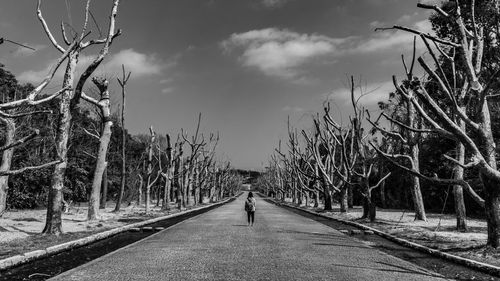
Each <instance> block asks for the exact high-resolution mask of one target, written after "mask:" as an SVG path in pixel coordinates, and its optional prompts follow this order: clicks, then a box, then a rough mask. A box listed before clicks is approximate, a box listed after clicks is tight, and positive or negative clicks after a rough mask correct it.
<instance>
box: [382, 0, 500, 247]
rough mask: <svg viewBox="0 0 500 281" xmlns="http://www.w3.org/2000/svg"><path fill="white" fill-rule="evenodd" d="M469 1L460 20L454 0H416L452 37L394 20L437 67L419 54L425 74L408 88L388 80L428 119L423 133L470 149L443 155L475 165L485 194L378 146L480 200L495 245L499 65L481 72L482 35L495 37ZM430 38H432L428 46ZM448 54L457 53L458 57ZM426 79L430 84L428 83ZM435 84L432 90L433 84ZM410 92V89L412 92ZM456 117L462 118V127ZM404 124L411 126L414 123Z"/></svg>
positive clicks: (499, 233)
mask: <svg viewBox="0 0 500 281" xmlns="http://www.w3.org/2000/svg"><path fill="white" fill-rule="evenodd" d="M470 5H471V9H470V10H469V11H470V14H467V18H468V19H469V20H468V21H466V20H465V16H464V15H463V14H462V5H460V3H458V2H457V3H456V5H454V7H453V10H451V11H446V12H445V11H443V10H442V9H440V8H439V7H437V6H432V5H425V4H419V5H418V7H420V8H424V9H433V10H434V11H435V12H436V13H437V14H439V16H441V17H442V18H443V19H444V20H446V21H448V23H449V24H450V25H452V26H453V27H454V28H455V29H456V30H457V31H458V35H457V36H456V38H455V39H454V40H449V39H448V38H446V39H445V38H440V37H438V36H434V35H430V34H426V33H422V32H420V31H418V30H414V29H411V28H407V27H401V26H394V27H393V28H396V29H400V30H404V31H407V32H412V33H415V34H418V35H419V36H420V38H421V39H422V41H423V42H424V44H425V46H426V47H427V51H428V52H429V54H430V57H431V58H432V60H433V62H434V63H435V64H436V66H437V69H436V70H434V69H432V68H431V67H430V66H429V64H428V63H427V61H426V60H425V59H424V58H422V57H419V58H418V59H417V61H418V63H419V65H420V66H421V67H422V68H423V69H424V71H425V73H426V74H427V75H428V77H429V79H428V80H427V81H425V80H424V81H422V80H420V79H419V78H417V77H412V79H411V81H410V88H409V90H411V92H410V91H408V89H407V88H405V87H401V86H400V83H399V82H398V81H397V80H396V78H395V77H393V81H394V85H395V87H396V89H397V94H399V95H401V96H402V97H403V98H405V99H407V100H408V101H409V102H411V103H413V105H414V106H415V109H416V111H417V112H418V114H419V115H420V116H421V117H422V118H423V119H424V120H425V121H426V122H428V123H429V125H430V129H427V130H425V133H429V134H436V135H439V136H440V137H445V138H448V139H451V140H455V141H458V142H460V143H461V144H462V145H463V146H464V147H465V149H466V150H467V152H468V153H470V155H471V157H470V159H468V161H467V162H466V163H462V162H461V160H462V159H463V158H462V157H461V156H460V157H458V159H455V158H453V157H450V156H447V155H444V157H445V158H446V159H448V160H449V161H451V162H453V163H454V164H457V165H459V166H461V167H462V168H464V169H467V168H475V169H476V171H478V174H479V178H480V179H481V181H482V185H483V191H484V194H485V199H484V200H483V199H482V198H480V197H479V196H477V194H475V192H474V190H473V189H472V188H471V187H470V185H469V184H468V182H467V181H465V180H464V179H463V178H460V177H457V176H455V178H452V179H440V178H437V177H436V176H434V177H433V176H425V175H422V174H421V173H419V172H418V171H415V169H412V168H411V167H410V168H408V167H405V166H403V165H401V164H399V163H397V162H396V161H394V159H395V158H403V159H404V158H405V157H404V156H401V155H388V154H386V153H384V152H381V151H379V152H380V153H381V154H382V155H383V156H385V157H386V158H387V159H388V160H390V161H393V162H394V163H395V164H397V165H399V166H400V167H402V168H403V169H406V170H407V171H409V172H411V173H413V174H415V175H418V176H419V177H420V178H424V179H428V180H432V181H433V182H436V183H441V184H451V185H460V186H462V188H464V189H465V190H466V191H468V192H469V193H470V194H471V195H472V196H473V198H475V200H476V201H477V202H478V203H480V204H483V202H484V207H485V212H486V220H487V225H488V240H487V245H488V246H491V247H493V248H498V247H499V246H500V192H499V187H500V172H499V171H498V169H497V163H496V144H495V140H494V138H493V131H492V127H491V113H490V106H491V105H490V103H492V102H493V98H494V97H495V96H496V95H497V94H496V93H495V92H496V89H494V87H493V85H494V83H495V81H496V80H497V79H498V76H499V75H500V70H496V71H495V72H494V73H493V74H492V75H491V76H489V77H482V76H481V74H482V60H483V51H484V42H485V41H484V39H485V37H486V36H489V37H490V38H488V40H491V39H492V37H491V36H493V37H495V36H496V34H495V33H494V31H493V32H492V31H489V30H485V29H484V26H482V25H479V24H478V23H477V22H476V21H475V16H476V15H475V9H474V8H475V2H474V1H473V2H472V3H470ZM491 42H497V41H496V40H493V41H491ZM431 43H434V45H433V46H432V47H431ZM496 44H498V42H497V43H496ZM435 50H438V51H439V52H440V53H441V55H442V56H444V57H445V61H446V60H447V62H450V63H451V64H452V69H453V71H452V72H451V73H446V72H445V71H444V70H443V64H444V61H442V60H439V59H438V57H437V56H436V54H435ZM449 54H456V55H457V57H456V58H455V57H454V56H453V55H451V56H450V55H449ZM457 61H458V62H459V63H458V62H457ZM456 62H457V63H456ZM430 83H432V84H433V85H435V87H434V88H429V87H428V86H429V85H430ZM436 87H437V90H435V89H436ZM413 93H415V94H414V95H413ZM439 95H444V96H445V100H442V101H441V103H438V102H437V98H438V97H439ZM470 100H475V102H474V103H471V102H468V101H470ZM464 107H465V109H466V110H464ZM461 121H463V122H464V123H465V128H464V126H463V125H462V124H461ZM407 129H408V130H413V131H416V129H415V128H407ZM455 175H457V173H455ZM459 176H460V175H459Z"/></svg>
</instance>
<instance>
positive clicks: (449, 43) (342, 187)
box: [261, 0, 500, 248]
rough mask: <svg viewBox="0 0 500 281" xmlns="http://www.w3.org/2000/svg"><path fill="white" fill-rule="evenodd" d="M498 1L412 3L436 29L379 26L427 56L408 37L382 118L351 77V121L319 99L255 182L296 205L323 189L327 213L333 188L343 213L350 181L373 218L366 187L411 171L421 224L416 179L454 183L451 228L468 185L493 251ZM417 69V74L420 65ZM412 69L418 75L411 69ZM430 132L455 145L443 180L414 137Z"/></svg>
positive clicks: (461, 214) (499, 193)
mask: <svg viewBox="0 0 500 281" xmlns="http://www.w3.org/2000/svg"><path fill="white" fill-rule="evenodd" d="M499 6H500V5H499V2H498V1H494V0H489V1H481V2H477V1H447V2H444V3H442V4H441V5H439V6H438V5H428V4H418V7H419V8H422V9H430V10H433V11H434V14H433V15H432V16H431V21H432V23H433V28H434V31H435V33H433V34H431V33H426V32H422V31H419V30H415V29H412V28H409V27H405V26H397V25H396V26H393V27H391V28H382V30H388V29H391V30H394V29H395V30H399V31H403V32H409V33H412V34H415V38H416V39H418V40H421V41H422V42H423V45H424V46H425V50H424V51H425V54H426V56H425V57H424V56H418V55H417V52H418V50H417V48H416V44H415V42H414V44H413V56H412V59H411V63H410V64H407V62H406V61H405V59H404V57H403V66H404V69H405V72H406V76H405V77H404V78H403V79H402V81H399V80H398V79H397V78H396V76H393V78H392V80H393V84H394V87H395V91H394V92H393V93H392V94H391V97H392V102H391V104H390V105H387V104H386V105H384V106H381V108H382V109H383V111H382V113H381V114H380V115H379V116H370V114H369V112H368V111H366V110H364V109H363V108H362V107H361V106H360V105H359V102H358V99H356V98H355V95H354V89H355V83H354V81H353V79H351V81H350V82H351V83H350V85H351V97H352V106H353V113H352V115H351V117H350V118H349V123H348V124H339V123H337V122H335V121H334V119H333V118H332V116H331V114H330V107H329V105H326V106H325V108H324V112H323V114H321V115H320V114H318V115H316V116H315V117H313V123H314V126H313V129H312V130H311V131H306V130H302V131H301V134H302V136H303V138H299V134H298V133H297V132H296V130H292V129H289V133H288V135H289V141H288V149H287V152H282V151H281V148H278V149H277V151H276V153H275V155H273V156H272V157H271V162H270V165H269V167H268V172H267V174H266V175H265V176H264V177H262V178H261V184H262V187H261V188H262V189H265V191H267V192H268V193H270V194H276V195H277V196H278V197H280V198H284V197H285V196H288V197H291V198H292V200H293V202H295V203H300V202H301V200H302V199H301V198H302V196H306V197H307V196H309V195H310V194H313V195H314V196H315V198H316V200H315V205H318V200H319V199H318V195H319V194H321V195H322V196H321V197H322V199H323V201H324V206H325V209H331V198H332V195H331V194H332V192H338V193H339V197H340V199H339V200H340V206H341V207H340V209H341V211H343V212H344V211H347V208H346V207H349V206H350V203H351V204H352V196H350V194H352V192H350V191H351V189H352V187H353V186H355V187H357V188H358V190H359V191H360V193H361V194H362V196H363V198H364V200H363V205H364V214H363V217H366V218H369V219H370V220H374V219H375V210H376V206H375V204H374V202H373V200H372V191H373V190H374V189H375V188H377V187H381V186H383V183H384V180H385V179H387V178H388V177H389V176H390V174H391V172H390V170H394V169H395V168H398V169H400V170H403V171H405V172H406V173H407V175H409V176H411V177H412V184H411V185H410V187H409V189H410V191H411V194H412V199H413V205H414V210H415V213H416V219H419V220H426V213H425V208H424V202H423V199H422V192H421V190H420V181H419V180H425V181H429V182H431V183H432V184H434V185H440V186H443V187H446V186H453V195H454V199H455V200H454V204H455V211H456V215H457V229H458V230H460V231H464V230H466V229H467V223H466V208H465V204H464V191H465V192H466V193H468V194H469V196H470V197H471V198H472V199H473V200H474V201H475V203H477V204H478V205H480V206H482V207H484V214H485V218H486V221H487V225H488V231H487V232H488V241H487V245H488V246H491V247H494V248H498V247H499V246H500V171H498V168H497V149H496V146H497V142H498V136H497V134H495V131H494V127H495V126H496V125H497V124H496V123H495V122H498V121H495V120H497V119H496V118H495V116H494V115H492V113H498V101H497V100H496V97H497V96H498V93H497V92H498V90H499V87H498V86H499V84H498V82H497V81H498V78H499V76H500V67H499V65H500V64H499V61H498V56H496V54H497V53H498V51H497V50H498V48H499V47H500V46H499V42H498V38H499V35H500V28H499V23H498V18H499V15H500V11H499ZM418 66H420V68H421V70H418V71H417V70H415V69H416V68H417V67H418ZM419 71H420V73H423V75H417V73H418V72H419ZM435 136H437V137H439V138H443V139H448V140H450V141H452V142H455V143H456V146H455V149H454V150H452V151H449V152H448V153H449V154H451V155H447V154H445V155H442V157H443V158H442V159H443V161H446V163H448V165H449V166H450V165H451V166H452V167H453V173H452V175H451V177H449V178H441V177H438V176H437V175H436V174H434V175H432V174H431V175H427V174H423V173H422V172H421V171H422V167H421V165H420V160H422V159H421V158H420V157H419V154H420V151H419V143H421V141H422V139H426V138H428V137H435ZM280 146H281V145H280ZM466 174H468V175H469V178H468V179H467V178H465V175H466ZM474 178H479V179H480V182H481V185H482V190H480V191H479V193H481V194H482V197H481V196H480V195H479V194H478V192H477V190H475V189H474V188H473V187H472V186H471V184H470V181H471V180H472V179H474ZM400 188H406V187H400Z"/></svg>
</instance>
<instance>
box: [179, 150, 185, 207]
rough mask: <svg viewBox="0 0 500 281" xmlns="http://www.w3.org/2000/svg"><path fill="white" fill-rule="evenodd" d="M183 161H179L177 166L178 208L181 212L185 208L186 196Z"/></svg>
mask: <svg viewBox="0 0 500 281" xmlns="http://www.w3.org/2000/svg"><path fill="white" fill-rule="evenodd" d="M182 162H183V160H182V159H179V161H178V163H177V165H178V168H177V175H178V176H177V207H178V208H179V210H182V208H183V206H184V194H183V187H182V185H183V181H184V175H183V174H184V171H183V167H184V165H183V163H182Z"/></svg>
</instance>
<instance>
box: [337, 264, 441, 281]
mask: <svg viewBox="0 0 500 281" xmlns="http://www.w3.org/2000/svg"><path fill="white" fill-rule="evenodd" d="M377 264H380V265H384V266H389V267H392V268H377V267H370V266H356V265H352V264H331V265H333V266H339V267H343V268H353V269H364V270H375V271H381V272H396V273H406V274H417V275H422V276H427V277H434V278H440V279H443V280H445V279H446V278H444V277H442V276H439V275H437V274H432V273H427V272H424V271H419V270H413V269H409V268H404V267H400V266H396V265H394V264H388V263H384V262H377Z"/></svg>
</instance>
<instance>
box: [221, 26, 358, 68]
mask: <svg viewBox="0 0 500 281" xmlns="http://www.w3.org/2000/svg"><path fill="white" fill-rule="evenodd" d="M347 40H348V39H334V38H330V37H327V36H321V35H316V34H300V33H297V32H293V31H289V30H285V29H283V30H280V29H277V28H267V29H261V30H251V31H248V32H244V33H234V34H232V35H231V36H230V37H229V38H228V39H226V40H224V41H223V42H222V46H223V48H224V49H225V50H226V51H231V50H234V49H239V50H242V53H241V56H240V60H241V61H242V63H243V65H245V66H249V67H256V68H257V69H259V70H260V71H262V72H263V73H265V74H267V75H269V76H277V77H282V78H295V77H297V76H298V75H299V74H300V70H299V67H300V66H301V65H304V64H306V63H308V62H310V61H312V60H313V59H315V58H318V57H320V56H324V55H327V54H332V53H333V52H335V51H336V50H337V49H338V47H339V45H341V44H343V43H345V42H346V41H347Z"/></svg>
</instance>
